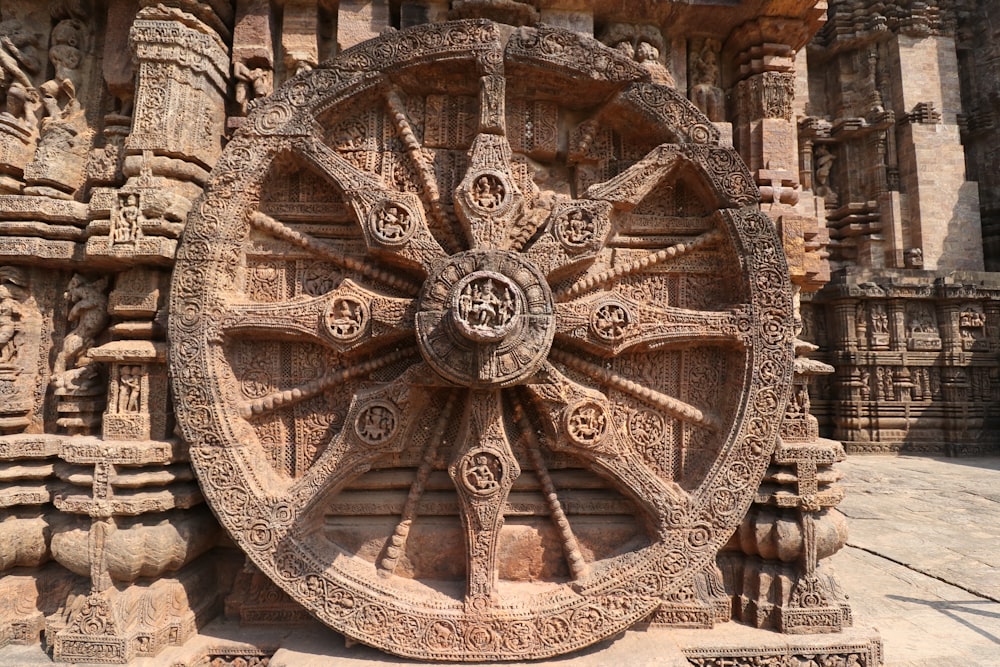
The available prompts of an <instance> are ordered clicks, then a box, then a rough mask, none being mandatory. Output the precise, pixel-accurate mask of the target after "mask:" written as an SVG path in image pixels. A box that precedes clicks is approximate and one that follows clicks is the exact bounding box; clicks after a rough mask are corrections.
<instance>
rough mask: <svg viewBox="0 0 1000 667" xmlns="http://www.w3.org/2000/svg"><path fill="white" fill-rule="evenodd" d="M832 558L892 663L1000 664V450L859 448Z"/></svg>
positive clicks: (916, 666)
mask: <svg viewBox="0 0 1000 667" xmlns="http://www.w3.org/2000/svg"><path fill="white" fill-rule="evenodd" d="M841 470H842V471H843V472H844V474H845V479H844V485H845V486H846V487H847V491H848V494H847V498H846V499H845V500H844V502H843V504H842V505H841V510H842V511H843V513H844V514H845V515H847V517H848V519H849V525H850V537H849V539H848V546H847V547H845V548H844V549H843V550H842V551H841V552H840V553H838V554H837V555H835V556H834V557H833V559H832V561H831V562H832V563H833V565H834V566H835V567H836V569H837V571H838V572H840V573H842V576H840V582H841V585H842V586H843V588H844V589H845V590H846V592H847V593H848V595H850V597H851V605H852V607H853V609H854V615H855V624H856V625H869V626H873V627H875V628H876V629H878V631H879V632H880V633H881V635H882V639H883V642H884V645H885V661H886V665H887V666H888V667H931V666H933V667H959V666H961V667H1000V458H960V459H945V458H932V457H909V456H901V457H889V456H853V457H851V458H850V459H848V460H847V461H846V462H845V463H843V464H842V465H841Z"/></svg>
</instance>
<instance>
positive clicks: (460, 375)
mask: <svg viewBox="0 0 1000 667" xmlns="http://www.w3.org/2000/svg"><path fill="white" fill-rule="evenodd" d="M420 306H421V308H420V311H419V312H418V313H417V318H416V327H417V340H418V341H419V343H420V353H421V354H422V355H423V357H424V359H426V360H427V362H428V363H429V364H430V365H431V366H432V367H433V368H434V370H436V371H437V372H438V373H440V374H441V375H442V376H443V377H444V378H446V379H447V380H450V381H452V382H456V383H458V384H461V385H465V386H480V387H481V386H509V385H512V384H517V383H518V382H521V381H524V380H525V379H527V378H530V377H531V376H532V375H533V374H534V373H535V372H537V370H538V369H539V367H540V366H541V364H542V363H543V362H544V361H545V356H546V354H547V353H548V351H549V347H550V346H551V345H552V337H553V335H554V332H555V318H554V317H553V305H552V291H551V290H550V289H549V286H548V284H547V283H546V281H545V277H544V276H543V275H542V273H541V271H539V269H538V268H537V267H536V266H535V265H534V264H533V263H531V262H530V261H529V260H528V259H527V258H526V257H524V256H523V255H521V254H519V253H513V252H506V251H502V250H470V251H466V252H462V253H459V254H457V255H455V256H453V257H452V258H451V259H450V260H449V261H447V262H445V263H444V264H443V265H442V266H441V267H440V268H439V269H438V270H437V272H435V273H434V274H433V275H432V276H431V277H430V278H429V279H428V281H427V283H426V285H425V287H424V291H423V295H422V297H421V300H420Z"/></svg>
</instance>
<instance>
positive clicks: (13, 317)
mask: <svg viewBox="0 0 1000 667" xmlns="http://www.w3.org/2000/svg"><path fill="white" fill-rule="evenodd" d="M26 285H27V278H26V276H25V275H24V272H23V271H22V270H21V269H18V268H16V267H12V266H5V267H3V268H0V364H12V363H14V362H16V361H17V353H18V334H19V333H20V330H21V322H22V321H23V320H24V318H25V316H26V315H27V312H26V311H25V309H24V307H23V306H22V305H21V302H20V300H19V299H18V298H17V294H16V292H18V291H19V290H20V289H22V288H24V287H25V286H26Z"/></svg>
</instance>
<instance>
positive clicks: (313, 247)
mask: <svg viewBox="0 0 1000 667" xmlns="http://www.w3.org/2000/svg"><path fill="white" fill-rule="evenodd" d="M250 224H252V225H253V226H254V227H256V228H257V229H259V230H261V231H263V232H265V233H267V234H269V235H271V236H273V237H274V238H277V239H281V240H283V241H287V242H289V243H291V244H292V245H295V246H298V247H299V248H302V249H304V250H308V251H309V252H311V253H312V254H313V255H315V256H316V257H319V258H321V259H323V260H326V261H328V262H330V263H331V264H334V265H336V266H340V267H343V268H345V269H347V270H348V271H354V272H356V273H359V274H361V275H363V276H365V277H366V278H370V279H371V280H373V281H376V282H379V283H382V284H383V285H386V286H387V287H392V288H394V289H398V290H400V291H401V292H404V293H406V294H411V295H416V294H417V292H418V291H419V290H420V287H419V285H417V284H416V283H414V282H412V281H410V280H407V279H406V278H403V277H400V276H399V275H398V274H394V273H392V272H390V271H386V270H385V269H383V268H380V267H379V266H377V265H376V264H374V263H372V262H368V261H363V260H359V259H356V258H354V257H350V256H348V255H345V254H344V252H343V250H341V249H339V248H337V247H335V246H333V245H331V244H329V243H327V242H325V241H322V240H320V239H317V238H314V237H312V236H309V235H308V234H303V233H302V232H298V231H296V230H294V229H292V228H291V227H289V226H288V225H286V224H284V223H282V222H279V221H278V220H275V219H274V218H272V217H271V216H269V215H266V214H264V213H260V212H257V213H254V214H253V215H252V216H250Z"/></svg>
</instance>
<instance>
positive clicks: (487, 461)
mask: <svg viewBox="0 0 1000 667" xmlns="http://www.w3.org/2000/svg"><path fill="white" fill-rule="evenodd" d="M459 474H460V475H461V479H462V484H463V485H464V486H465V488H466V489H468V490H469V492H470V493H474V494H476V495H477V496H490V495H493V494H494V493H496V492H497V491H499V490H500V482H501V481H502V480H503V479H504V477H506V473H505V465H504V463H503V459H501V458H500V457H498V456H497V455H496V454H494V453H493V452H489V451H486V450H476V451H473V452H470V453H469V454H467V455H466V456H465V458H464V459H462V465H461V468H460V471H459Z"/></svg>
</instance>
